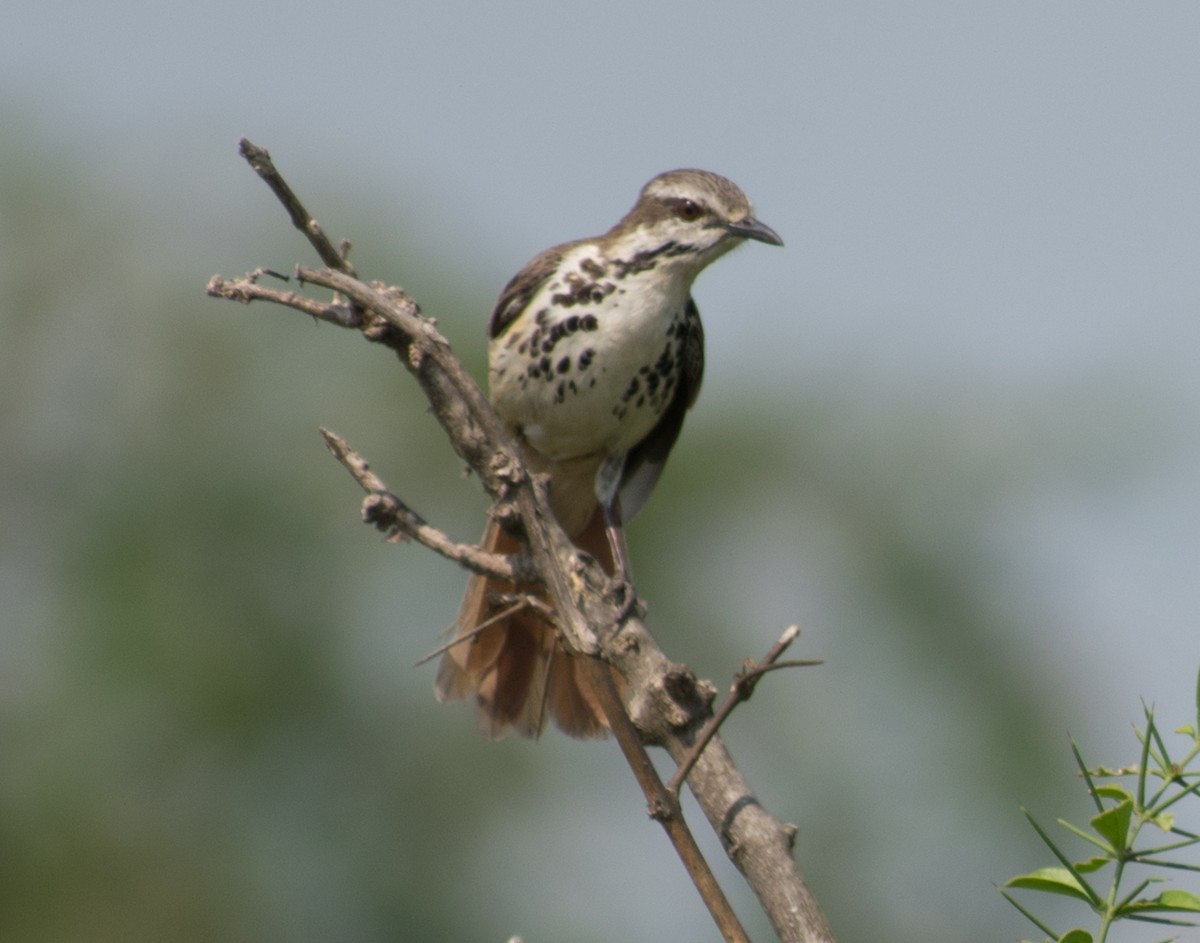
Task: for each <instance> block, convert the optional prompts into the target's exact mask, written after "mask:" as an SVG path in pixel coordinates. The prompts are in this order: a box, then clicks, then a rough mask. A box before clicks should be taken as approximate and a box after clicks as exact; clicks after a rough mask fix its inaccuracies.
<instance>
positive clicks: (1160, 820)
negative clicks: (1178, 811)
mask: <svg viewBox="0 0 1200 943" xmlns="http://www.w3.org/2000/svg"><path fill="white" fill-rule="evenodd" d="M1150 821H1151V822H1153V823H1154V824H1155V825H1157V826H1158V827H1159V828H1161V829H1162V830H1163V831H1164V832H1169V831H1171V829H1173V828H1174V827H1175V813H1174V812H1160V813H1159V814H1158V815H1156V816H1154V818H1152V819H1151V820H1150Z"/></svg>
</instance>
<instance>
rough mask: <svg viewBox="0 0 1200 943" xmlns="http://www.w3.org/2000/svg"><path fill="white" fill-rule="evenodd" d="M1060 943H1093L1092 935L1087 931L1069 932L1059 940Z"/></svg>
mask: <svg viewBox="0 0 1200 943" xmlns="http://www.w3.org/2000/svg"><path fill="white" fill-rule="evenodd" d="M1058 943H1092V935H1091V934H1090V933H1088V932H1087V930H1078V929H1076V930H1068V931H1067V932H1066V933H1064V934H1063V935H1062V936H1060V937H1059V938H1058Z"/></svg>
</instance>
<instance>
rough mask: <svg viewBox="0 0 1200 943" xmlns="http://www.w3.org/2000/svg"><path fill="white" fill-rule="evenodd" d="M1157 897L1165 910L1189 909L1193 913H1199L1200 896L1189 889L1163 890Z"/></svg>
mask: <svg viewBox="0 0 1200 943" xmlns="http://www.w3.org/2000/svg"><path fill="white" fill-rule="evenodd" d="M1158 899H1159V900H1160V901H1161V902H1162V905H1163V908H1164V909H1166V910H1190V911H1192V912H1193V913H1200V897H1198V896H1196V895H1195V894H1193V893H1192V892H1191V891H1181V890H1177V889H1176V890H1170V891H1163V892H1162V893H1161V894H1159V895H1158Z"/></svg>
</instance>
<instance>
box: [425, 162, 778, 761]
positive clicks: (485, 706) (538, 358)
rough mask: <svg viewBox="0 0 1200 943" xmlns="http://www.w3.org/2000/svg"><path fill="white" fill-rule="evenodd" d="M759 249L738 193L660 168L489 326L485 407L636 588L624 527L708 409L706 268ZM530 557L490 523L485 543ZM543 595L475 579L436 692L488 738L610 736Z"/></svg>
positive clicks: (761, 227)
mask: <svg viewBox="0 0 1200 943" xmlns="http://www.w3.org/2000/svg"><path fill="white" fill-rule="evenodd" d="M747 240H752V241H757V242H762V243H765V244H768V245H775V246H782V245H783V240H782V239H781V238H780V237H779V235H778V234H777V233H776V232H775V231H774V230H773V229H771V228H770V227H769V226H767V225H766V224H765V223H763V222H761V221H759V220H758V219H757V217H756V216H755V215H754V209H753V207H752V205H751V203H750V201H749V199H747V197H746V195H745V194H744V193H743V192H742V190H741V189H740V188H739V187H738V186H737V185H736V184H734V183H733V182H732V181H730V180H728V179H726V178H725V177H722V176H720V175H718V174H715V173H710V172H708V171H704V170H694V169H682V170H671V171H668V172H666V173H662V174H659V175H658V176H656V177H654V178H653V179H652V180H650V181H649V182H648V183H647V184H646V185H645V186H644V187H642V189H641V191H640V193H639V195H638V198H637V201H636V202H635V203H634V205H633V208H632V209H631V210H630V211H629V212H628V213H626V214H625V216H624V217H622V218H621V220H620V221H619V222H618V223H617V224H616V225H615V226H613V227H612V228H611V229H610V230H608V232H606V233H605V234H604V235H602V236H598V237H594V238H590V239H580V240H576V241H573V242H567V243H563V244H562V245H558V246H554V247H552V248H550V249H547V250H546V251H545V252H542V253H541V254H540V255H538V256H536V257H535V258H534V259H533V260H532V261H531V262H529V263H528V264H527V265H526V266H525V267H524V268H523V269H521V270H520V271H519V272H518V273H517V274H516V275H515V276H514V277H513V278H512V279H511V280H510V281H509V282H508V284H507V285H506V286H505V288H504V290H503V291H502V292H501V294H500V298H499V300H498V301H497V302H496V305H495V308H494V309H493V310H492V314H491V317H490V319H489V321H488V387H489V398H490V401H491V404H492V406H493V408H494V409H495V411H496V413H497V415H499V417H500V418H501V419H502V420H503V421H504V423H505V425H506V426H507V428H508V430H509V432H510V433H511V434H512V436H513V437H514V439H515V440H516V442H517V443H518V445H519V449H520V452H521V455H522V457H523V460H524V462H525V464H526V467H527V468H528V469H529V470H530V471H531V472H533V473H535V474H544V475H547V476H549V495H550V505H551V509H552V511H553V513H554V516H555V518H556V519H557V521H558V523H559V525H560V526H561V527H562V528H563V530H564V531H565V532H566V534H567V536H568V537H569V538H570V539H571V541H572V542H573V543H574V544H575V546H577V547H578V548H579V549H580V550H582V551H584V552H586V553H588V554H590V555H591V556H592V557H594V558H595V559H596V560H597V561H598V562H599V563H600V564H601V566H603V568H604V569H605V571H606V572H607V573H608V574H609V575H610V576H612V577H613V578H615V579H623V580H625V581H626V582H629V581H630V580H631V574H630V568H629V561H628V556H627V554H626V551H625V544H624V534H623V525H624V524H625V523H627V522H628V521H630V520H631V519H632V518H633V517H634V515H635V514H637V512H638V511H639V510H640V509H641V508H642V506H643V505H644V504H645V502H646V499H647V498H648V497H649V496H650V493H651V492H652V491H653V490H654V487H655V485H656V484H657V483H658V480H659V476H660V475H661V474H662V470H663V467H664V465H665V463H666V460H667V456H668V454H669V453H670V451H671V448H672V447H673V446H674V444H675V442H676V439H677V438H678V436H679V432H680V429H681V428H682V426H683V420H684V417H685V415H686V413H687V412H688V410H689V409H690V408H691V407H692V405H693V403H695V401H696V397H697V395H698V393H699V391H700V382H701V379H702V376H703V372H704V331H703V327H702V326H701V323H700V312H699V310H698V309H697V307H696V303H695V301H694V300H693V298H692V284H693V282H694V281H695V279H696V277H697V276H698V275H699V274H700V272H701V271H702V270H703V269H704V268H705V267H707V266H708V265H710V264H711V263H712V262H714V261H716V260H717V259H719V258H720V257H721V256H723V255H725V254H726V253H727V252H729V251H730V250H731V249H733V248H735V247H737V246H739V245H741V244H743V243H744V242H746V241H747ZM480 545H481V547H482V548H483V549H485V550H488V551H491V552H494V553H503V554H512V553H517V552H519V551H520V550H521V549H522V544H521V542H520V540H519V538H518V537H516V536H514V535H513V534H511V533H509V532H508V531H507V530H505V529H504V527H503V526H502V525H501V524H500V523H499V522H498V521H497V520H496V519H495V518H494V517H493V518H491V519H489V523H488V524H487V527H486V529H485V531H484V534H483V537H482V539H481V541H480ZM519 594H531V595H535V596H536V595H541V596H542V598H543V599H544V600H545V601H546V602H547V603H548V599H545V591H544V589H542V588H541V587H540V586H537V585H528V584H514V583H512V582H505V581H503V580H499V579H496V578H492V577H487V576H482V575H478V574H473V575H472V576H471V577H470V579H469V581H468V585H467V589H466V592H465V594H464V597H463V601H462V604H461V606H460V610H459V615H458V618H457V620H456V622H455V623H454V625H453V626H452V627H451V630H456V634H455V636H454V638H453V640H452V641H451V642H450V643H448V644H447V645H446V646H445V648H444V650H443V654H442V659H441V663H440V665H439V668H438V673H437V680H436V684H435V695H436V696H437V698H438V700H439V701H449V700H458V699H464V698H468V697H472V696H473V697H474V698H475V701H476V717H477V720H478V724H479V727H480V729H481V730H482V731H483V732H484V733H485V734H487V735H488V736H489V737H491V738H493V739H499V738H500V737H503V736H504V735H505V734H507V733H508V732H509V731H510V730H515V731H517V732H518V733H519V734H521V735H524V736H528V737H536V736H538V735H540V734H541V732H542V730H543V728H544V727H545V725H546V721H547V719H548V718H553V720H554V722H555V724H556V725H557V726H558V727H559V728H560V729H561V730H562V731H564V732H565V733H566V734H568V735H569V736H572V737H577V738H582V739H586V738H594V737H602V736H604V735H605V733H606V731H607V722H606V721H605V719H604V714H603V711H602V710H601V708H600V706H599V702H598V700H597V698H596V696H595V694H594V692H593V690H592V688H591V686H590V685H589V684H588V682H587V681H586V680H585V678H584V673H583V672H582V671H581V670H580V665H579V658H580V657H582V656H576V655H573V654H571V653H569V652H568V651H567V650H566V649H565V648H564V647H563V645H562V642H561V640H560V639H559V638H558V637H557V633H556V631H555V629H554V628H553V626H552V625H551V624H550V622H549V621H548V620H547V619H546V618H545V617H544V616H543V615H542V614H541V613H540V612H539V611H538V607H530V606H527V605H521V603H520V602H519V601H518V602H515V603H514V602H513V601H512V600H514V599H515V598H519Z"/></svg>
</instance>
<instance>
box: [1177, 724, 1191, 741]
mask: <svg viewBox="0 0 1200 943" xmlns="http://www.w3.org/2000/svg"><path fill="white" fill-rule="evenodd" d="M1175 732H1176V733H1181V734H1183V735H1184V736H1185V737H1191V738H1192V739H1193V740H1194V739H1196V728H1195V727H1193V726H1192V725H1191V724H1184V725H1183V726H1182V727H1176V728H1175Z"/></svg>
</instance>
